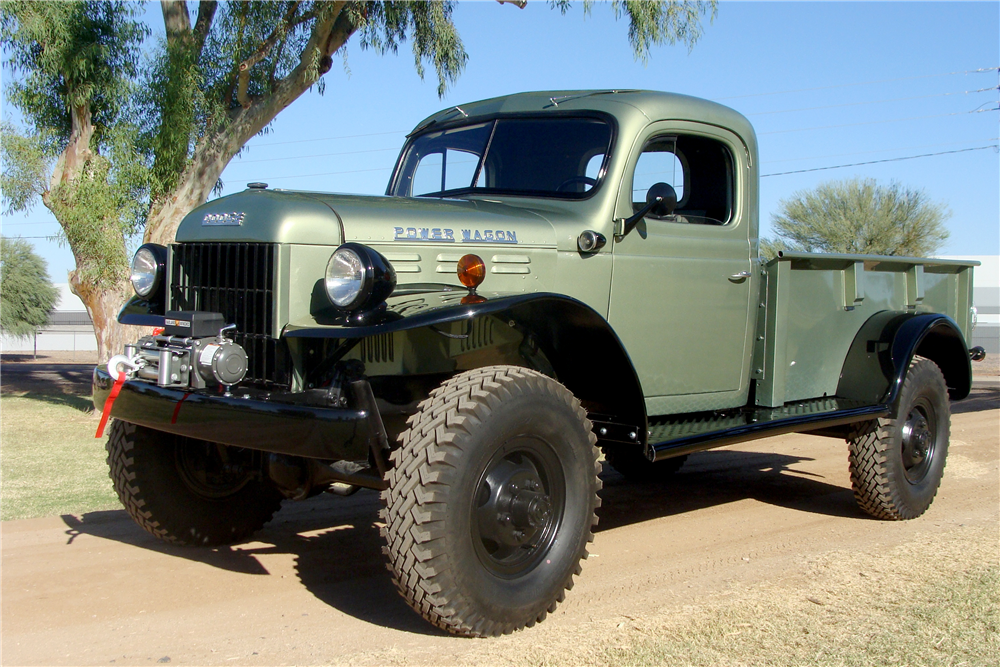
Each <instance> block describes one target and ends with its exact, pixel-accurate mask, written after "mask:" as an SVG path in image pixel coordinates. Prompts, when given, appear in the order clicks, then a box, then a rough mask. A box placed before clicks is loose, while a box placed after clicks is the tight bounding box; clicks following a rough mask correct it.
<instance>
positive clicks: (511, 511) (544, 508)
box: [473, 452, 560, 574]
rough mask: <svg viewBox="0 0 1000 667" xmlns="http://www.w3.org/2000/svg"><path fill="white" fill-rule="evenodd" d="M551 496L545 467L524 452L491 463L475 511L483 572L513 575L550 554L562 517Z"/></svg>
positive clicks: (483, 478) (475, 535)
mask: <svg viewBox="0 0 1000 667" xmlns="http://www.w3.org/2000/svg"><path fill="white" fill-rule="evenodd" d="M552 493H553V490H552V489H551V488H549V486H548V482H547V478H546V473H545V468H544V466H543V465H542V464H541V462H540V461H538V460H537V459H536V458H535V457H533V456H531V455H529V454H527V453H526V452H513V453H508V454H506V455H505V456H503V457H497V458H494V460H493V461H491V462H490V464H489V465H488V466H487V468H486V471H485V472H484V474H483V477H482V478H481V480H480V483H479V488H478V489H477V492H476V507H475V508H474V511H473V523H474V540H475V541H476V542H477V544H476V548H477V551H478V552H479V554H480V557H481V558H482V559H483V561H484V564H486V565H487V567H489V568H490V569H492V570H494V571H497V572H498V573H499V574H514V573H516V572H518V571H523V570H524V569H527V568H530V567H532V566H533V564H534V561H535V559H536V558H537V557H539V556H540V554H541V553H543V552H544V551H546V550H547V549H548V547H549V546H550V543H551V541H552V539H553V538H554V535H555V530H554V526H555V524H556V523H557V522H558V514H559V512H560V509H559V507H558V503H557V502H556V501H555V500H554V498H553V495H552Z"/></svg>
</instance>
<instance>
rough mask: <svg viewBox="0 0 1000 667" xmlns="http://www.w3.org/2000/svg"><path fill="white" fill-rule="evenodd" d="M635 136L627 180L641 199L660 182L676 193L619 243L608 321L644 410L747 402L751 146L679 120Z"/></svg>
mask: <svg viewBox="0 0 1000 667" xmlns="http://www.w3.org/2000/svg"><path fill="white" fill-rule="evenodd" d="M638 146H639V150H638V151H637V154H636V155H634V156H633V157H632V161H631V165H632V168H631V170H632V174H631V176H629V174H628V173H627V174H626V177H625V181H624V182H623V187H626V188H627V187H629V186H631V188H630V189H631V190H632V196H631V201H633V202H635V203H634V205H633V208H634V209H638V208H641V206H642V205H643V204H644V203H645V195H646V191H647V190H648V188H649V186H650V185H652V184H653V183H656V182H666V183H669V184H670V185H672V186H673V187H674V189H675V190H676V191H677V199H678V203H677V207H676V209H675V211H674V213H673V214H672V215H667V216H662V217H655V216H647V217H646V218H645V219H644V220H643V221H641V222H639V224H638V225H637V226H636V228H635V229H634V230H633V231H632V232H631V233H630V234H629V235H628V236H626V237H625V238H624V239H622V240H620V241H617V242H616V243H615V245H614V249H613V257H614V260H613V275H612V282H611V304H610V309H609V317H608V320H609V321H610V323H611V325H612V326H613V327H614V329H615V331H616V332H617V333H618V335H619V336H620V337H621V340H622V342H623V343H624V345H625V348H626V349H627V350H628V353H629V356H630V357H631V359H632V363H633V364H634V366H635V368H636V371H637V373H638V375H639V379H640V381H641V383H642V388H643V394H644V396H645V399H646V409H647V413H648V414H650V415H657V414H670V413H679V412H695V411H703V410H714V409H720V408H727V407H736V406H739V405H743V404H745V402H746V398H747V388H748V383H749V368H748V365H749V352H750V350H751V349H752V347H751V317H750V315H751V312H752V311H751V306H752V305H753V304H752V303H751V295H752V294H755V293H756V292H755V290H756V289H757V285H758V280H759V277H758V275H757V274H758V273H759V270H758V265H759V262H758V261H757V259H756V258H753V257H751V255H750V248H751V244H750V236H751V229H753V233H756V224H755V223H756V219H755V218H754V217H752V216H753V215H755V213H752V212H751V211H750V210H749V207H748V206H747V202H746V199H747V196H746V195H747V192H745V188H746V187H747V183H746V181H747V174H748V173H749V169H748V166H747V164H746V153H745V150H744V149H743V146H742V143H741V142H740V141H739V140H738V139H737V138H736V137H735V135H732V134H729V133H728V132H725V131H723V130H720V129H718V128H708V127H706V126H700V125H698V124H695V123H678V122H673V123H657V124H654V125H653V126H651V129H650V131H649V132H648V135H647V137H646V138H645V140H644V141H643V142H642V143H641V144H639V145H638ZM754 320H755V318H754Z"/></svg>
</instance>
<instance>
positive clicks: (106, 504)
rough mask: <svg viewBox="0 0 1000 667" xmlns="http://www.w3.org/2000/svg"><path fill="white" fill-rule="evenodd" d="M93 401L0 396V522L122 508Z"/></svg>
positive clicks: (45, 395) (70, 396)
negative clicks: (113, 483) (113, 484)
mask: <svg viewBox="0 0 1000 667" xmlns="http://www.w3.org/2000/svg"><path fill="white" fill-rule="evenodd" d="M92 409H93V406H92V405H91V402H90V398H89V397H86V396H77V395H73V394H58V393H43V392H27V393H4V394H3V395H2V397H0V520H3V521H9V520H11V519H28V518H34V517H42V516H55V515H59V514H79V513H82V512H88V511H93V510H100V509H111V508H115V507H118V506H119V504H118V498H117V496H116V495H115V492H114V489H113V488H112V486H111V480H110V479H109V478H108V468H107V464H106V463H105V451H104V439H100V440H98V439H96V438H94V432H95V431H96V430H97V420H96V419H95V418H94V417H93V414H92V412H91V411H92Z"/></svg>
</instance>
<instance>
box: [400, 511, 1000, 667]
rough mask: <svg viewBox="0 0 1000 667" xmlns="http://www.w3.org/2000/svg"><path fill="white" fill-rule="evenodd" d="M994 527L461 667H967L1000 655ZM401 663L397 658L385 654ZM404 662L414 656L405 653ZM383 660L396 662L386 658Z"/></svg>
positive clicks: (999, 569)
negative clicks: (488, 666)
mask: <svg viewBox="0 0 1000 667" xmlns="http://www.w3.org/2000/svg"><path fill="white" fill-rule="evenodd" d="M998 551H1000V545H998V542H997V531H996V527H995V526H990V527H988V528H968V527H962V528H956V529H954V530H951V531H949V532H947V533H943V534H942V533H935V534H924V535H921V536H919V537H918V539H916V540H914V541H912V542H909V543H907V544H904V545H901V546H899V547H896V548H894V549H881V548H879V547H878V546H877V545H873V546H872V547H871V548H870V549H869V550H868V551H867V552H853V551H851V552H838V551H835V552H828V553H826V554H824V555H822V556H817V557H814V558H811V559H810V560H809V561H808V562H804V563H801V564H797V565H793V566H791V567H789V569H788V571H787V572H786V573H785V574H783V575H782V576H780V578H778V579H777V580H770V581H766V582H758V583H742V584H741V583H736V584H733V585H732V586H731V587H730V589H729V590H727V591H725V592H724V593H717V594H714V595H710V596H699V597H697V598H693V599H692V600H691V602H690V604H688V605H685V606H683V607H677V608H673V609H670V608H667V609H664V610H660V611H657V612H655V613H650V614H647V615H642V616H638V617H636V618H632V617H630V616H624V617H623V616H615V617H612V618H603V619H594V620H592V621H591V622H590V623H587V624H586V625H585V626H584V627H576V628H572V629H570V628H567V629H565V630H564V629H556V630H550V631H546V630H547V629H546V628H545V627H544V625H543V626H542V627H541V628H540V629H536V630H533V631H532V632H536V633H538V636H537V638H535V641H534V642H530V641H528V637H527V636H524V635H514V636H512V637H504V638H502V639H499V640H494V641H492V642H491V643H489V644H486V645H484V646H483V647H482V648H479V649H475V650H473V651H471V652H470V655H467V656H465V657H464V658H463V659H462V660H461V662H462V664H491V665H528V664H530V665H540V666H543V665H553V666H554V665H574V666H575V665H594V666H601V667H604V666H606V665H615V667H619V666H621V667H651V666H654V665H670V666H671V667H674V666H678V667H682V666H683V667H688V666H692V667H700V666H705V667H717V666H718V667H757V666H764V665H766V666H768V667H786V666H789V667H791V666H798V665H819V666H827V665H829V666H834V665H836V666H845V667H853V666H859V667H861V666H864V667H882V666H885V665H907V666H913V667H917V666H924V665H927V666H930V665H935V666H937V665H940V666H954V667H958V666H967V667H979V666H984V667H985V666H989V667H995V665H996V664H997V658H996V656H997V655H1000V611H998V607H1000V553H998ZM380 657H382V658H392V657H393V656H391V655H387V656H380ZM400 658H401V660H400V662H402V663H405V662H406V660H405V656H400ZM383 662H391V660H388V659H387V660H384V661H383Z"/></svg>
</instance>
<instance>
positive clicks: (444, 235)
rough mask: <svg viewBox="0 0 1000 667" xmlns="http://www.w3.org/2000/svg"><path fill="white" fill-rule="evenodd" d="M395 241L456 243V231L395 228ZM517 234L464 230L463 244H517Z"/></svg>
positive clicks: (500, 231) (511, 232)
mask: <svg viewBox="0 0 1000 667" xmlns="http://www.w3.org/2000/svg"><path fill="white" fill-rule="evenodd" d="M392 240H393V241H409V242H413V241H416V242H420V243H455V242H456V239H455V230H454V229H445V228H439V227H393V238H392ZM517 242H518V241H517V232H514V231H510V230H505V229H484V230H479V229H463V230H462V243H505V244H517Z"/></svg>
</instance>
